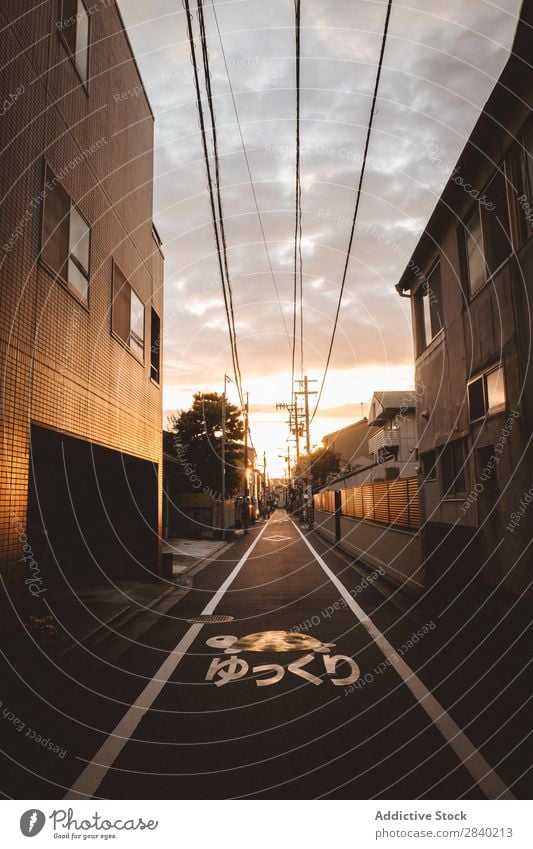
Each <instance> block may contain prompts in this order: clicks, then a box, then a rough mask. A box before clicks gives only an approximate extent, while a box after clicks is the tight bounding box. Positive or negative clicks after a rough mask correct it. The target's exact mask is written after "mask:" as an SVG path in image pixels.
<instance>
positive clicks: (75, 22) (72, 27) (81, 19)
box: [57, 0, 89, 83]
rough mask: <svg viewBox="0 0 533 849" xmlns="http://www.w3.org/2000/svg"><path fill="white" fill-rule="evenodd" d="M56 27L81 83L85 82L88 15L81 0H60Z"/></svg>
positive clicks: (87, 52)
mask: <svg viewBox="0 0 533 849" xmlns="http://www.w3.org/2000/svg"><path fill="white" fill-rule="evenodd" d="M57 27H58V29H59V32H60V33H61V37H62V39H63V42H64V44H65V46H66V48H67V50H68V52H69V53H70V55H71V57H72V61H73V62H74V65H75V66H76V69H77V71H78V73H79V75H80V77H81V80H82V82H83V83H86V82H87V70H88V59H89V15H88V14H87V9H86V8H85V4H84V2H83V0H61V3H60V18H59V21H58V22H57Z"/></svg>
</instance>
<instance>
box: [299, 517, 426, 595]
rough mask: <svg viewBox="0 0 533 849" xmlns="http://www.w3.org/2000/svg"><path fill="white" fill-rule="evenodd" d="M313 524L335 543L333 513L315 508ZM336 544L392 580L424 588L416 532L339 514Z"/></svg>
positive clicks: (419, 547)
mask: <svg viewBox="0 0 533 849" xmlns="http://www.w3.org/2000/svg"><path fill="white" fill-rule="evenodd" d="M315 527H316V530H317V531H319V533H321V534H323V535H324V536H325V537H326V538H327V539H328V540H329V541H330V542H335V515H334V514H332V513H323V512H321V511H315ZM340 530H341V537H340V540H339V543H338V544H339V547H340V548H342V549H343V550H345V551H347V552H349V553H350V554H354V555H356V557H360V558H361V560H362V561H363V562H364V563H366V564H368V565H369V566H373V567H381V568H382V569H384V571H385V572H386V573H387V575H389V577H390V578H392V580H394V581H395V582H396V583H400V584H405V585H407V586H409V587H410V588H412V589H415V590H419V591H421V590H423V589H424V573H423V567H422V563H423V556H422V539H421V535H420V534H419V533H414V532H412V531H406V530H401V529H398V528H389V527H384V526H383V525H379V524H377V523H374V522H366V521H365V520H364V519H352V518H350V517H348V516H341V519H340Z"/></svg>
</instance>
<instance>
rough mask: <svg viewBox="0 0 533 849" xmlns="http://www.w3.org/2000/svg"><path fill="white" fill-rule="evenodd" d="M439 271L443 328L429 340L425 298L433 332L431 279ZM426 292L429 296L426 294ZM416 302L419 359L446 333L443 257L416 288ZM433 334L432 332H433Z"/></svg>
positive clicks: (432, 266)
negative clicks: (443, 303) (443, 307)
mask: <svg viewBox="0 0 533 849" xmlns="http://www.w3.org/2000/svg"><path fill="white" fill-rule="evenodd" d="M437 269H439V272H440V275H439V276H440V296H439V306H440V312H439V315H440V320H441V326H440V328H439V329H438V330H437V331H436V332H435V333H432V336H431V339H428V338H427V333H426V308H425V306H424V298H426V297H427V310H428V312H427V318H428V321H429V326H430V330H431V317H432V316H431V303H430V297H431V296H430V292H431V282H430V281H431V278H432V276H433V274H434V273H435V272H436V271H437ZM425 284H427V286H426V285H425ZM424 291H426V292H427V294H424ZM413 296H414V301H415V311H416V319H415V327H416V349H417V354H416V355H417V357H419V356H421V354H423V353H424V351H426V350H427V349H428V348H429V346H430V345H431V344H432V343H433V342H434V341H435V339H437V338H438V337H439V336H440V334H441V333H443V332H444V313H443V309H442V302H443V298H442V270H441V257H440V254H439V255H438V256H437V258H436V259H435V260H434V261H433V262H432V264H431V266H430V270H429V271H428V273H427V274H425V275H424V280H423V281H421V282H420V283H419V284H418V286H417V287H416V289H415V291H414V293H413ZM431 332H432V331H431Z"/></svg>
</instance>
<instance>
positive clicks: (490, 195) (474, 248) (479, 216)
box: [464, 165, 512, 296]
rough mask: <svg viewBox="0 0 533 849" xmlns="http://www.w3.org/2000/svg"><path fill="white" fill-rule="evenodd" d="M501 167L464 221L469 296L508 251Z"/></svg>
mask: <svg viewBox="0 0 533 849" xmlns="http://www.w3.org/2000/svg"><path fill="white" fill-rule="evenodd" d="M503 168H504V166H503V165H502V167H501V168H500V169H498V171H496V173H495V174H494V176H493V177H492V179H491V180H490V182H489V183H488V185H487V186H486V188H485V190H484V191H483V192H482V194H481V198H480V200H479V201H478V202H476V204H475V206H474V208H473V209H472V211H471V212H470V214H469V216H468V217H467V218H466V219H465V222H464V236H465V252H466V264H467V269H468V283H469V288H470V295H471V296H472V295H475V294H476V292H478V291H479V290H480V289H481V288H482V287H483V286H484V285H485V283H486V282H487V280H488V279H489V278H490V277H491V276H492V275H493V274H494V272H495V271H497V269H498V268H499V267H500V265H501V264H502V263H503V262H505V260H506V259H507V258H508V257H509V256H510V254H511V253H512V244H511V227H510V223H509V207H508V201H507V189H506V175H505V172H504V170H502V169H503Z"/></svg>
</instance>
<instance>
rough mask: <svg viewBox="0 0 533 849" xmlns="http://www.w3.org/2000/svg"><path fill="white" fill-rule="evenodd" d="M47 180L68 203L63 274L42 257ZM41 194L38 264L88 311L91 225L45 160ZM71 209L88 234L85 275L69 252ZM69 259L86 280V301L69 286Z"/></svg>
mask: <svg viewBox="0 0 533 849" xmlns="http://www.w3.org/2000/svg"><path fill="white" fill-rule="evenodd" d="M49 180H53V181H55V186H60V188H61V189H62V191H63V192H64V194H65V195H66V196H67V198H68V201H69V211H68V237H67V254H66V257H65V261H64V264H63V267H64V269H65V272H64V274H62V273H61V271H58V270H57V269H55V268H54V267H53V266H52V265H50V263H49V262H47V260H46V259H45V257H44V256H43V250H44V228H45V217H46V200H47V190H46V186H47V183H48V182H49ZM55 186H54V188H55ZM52 191H53V190H52ZM43 192H44V197H43V202H42V205H41V228H40V229H41V232H40V248H39V263H40V264H41V265H42V266H43V268H45V269H46V271H47V272H48V273H49V274H51V275H52V276H53V278H54V280H57V281H58V282H59V283H60V284H61V286H62V287H63V288H64V289H66V291H67V292H68V293H69V295H71V296H72V297H73V298H74V300H75V301H77V303H78V304H80V305H81V306H82V307H84V309H86V310H89V304H90V297H91V253H92V250H91V249H92V227H91V224H90V222H89V221H87V219H86V217H85V215H84V214H83V213H82V212H81V210H80V208H79V206H78V205H77V204H76V203H74V201H73V200H72V197H71V196H70V194H69V193H68V192H67V190H66V189H65V187H64V185H63V183H62V182H61V181H60V180H59V178H58V177H57V176H56V174H55V172H54V171H53V170H52V168H51V166H50V165H49V164H48V162H47V161H46V160H44V179H43ZM73 209H75V210H76V213H77V214H78V215H79V216H80V218H81V219H82V221H83V222H84V223H85V225H86V226H87V231H88V234H89V250H88V268H87V273H85V269H83V266H82V265H81V263H80V262H79V260H78V258H77V257H76V256H75V255H74V254H72V253H71V250H70V232H71V214H72V210H73ZM59 223H61V222H59ZM58 226H59V224H56V227H55V229H57V227H58ZM71 259H72V261H73V262H74V264H75V266H76V268H77V269H78V271H79V272H80V274H82V275H83V277H85V279H86V280H87V299H86V300H84V299H83V298H81V297H80V295H79V292H78V290H77V289H75V288H74V284H71V283H70V281H69V279H68V276H69V275H68V264H69V261H70V260H71Z"/></svg>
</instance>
